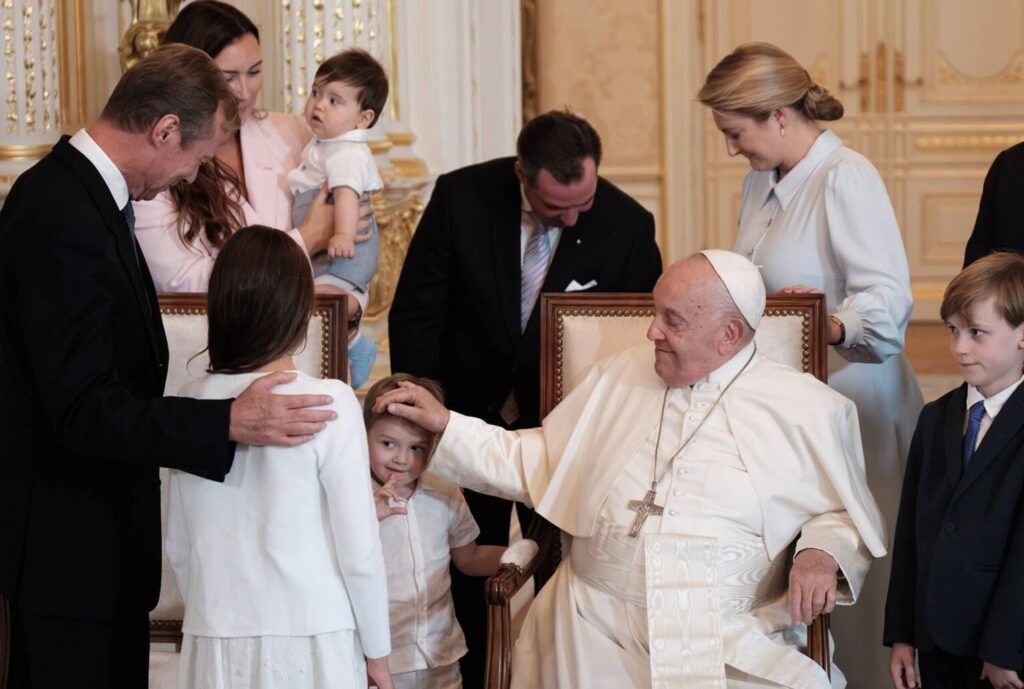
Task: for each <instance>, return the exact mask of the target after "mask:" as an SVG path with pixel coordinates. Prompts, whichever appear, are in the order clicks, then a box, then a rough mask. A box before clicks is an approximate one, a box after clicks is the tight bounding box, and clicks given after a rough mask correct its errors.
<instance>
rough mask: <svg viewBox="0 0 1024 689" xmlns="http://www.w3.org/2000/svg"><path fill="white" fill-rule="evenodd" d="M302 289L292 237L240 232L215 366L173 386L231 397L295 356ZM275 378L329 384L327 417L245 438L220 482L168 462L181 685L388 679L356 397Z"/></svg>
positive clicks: (325, 686)
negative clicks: (280, 439)
mask: <svg viewBox="0 0 1024 689" xmlns="http://www.w3.org/2000/svg"><path fill="white" fill-rule="evenodd" d="M312 304H313V278H312V274H311V271H310V268H309V261H308V259H307V258H306V256H305V255H304V254H303V253H302V250H301V249H299V247H298V245H297V244H296V243H295V242H294V241H292V239H291V238H289V237H288V236H287V235H285V234H284V233H282V232H279V231H277V230H272V229H269V228H265V227H259V226H256V227H250V228H244V229H242V230H239V231H238V232H236V233H235V234H234V235H232V236H231V238H230V239H228V240H227V242H226V243H225V244H224V247H223V249H222V250H221V252H220V255H219V257H218V258H217V262H216V264H215V265H214V268H213V273H212V275H211V276H210V286H209V301H208V319H209V326H210V328H209V353H210V369H209V375H207V376H205V377H203V378H201V379H199V380H196V381H194V382H192V383H190V384H189V385H187V386H186V387H185V389H184V390H183V394H184V395H187V396H191V397H196V398H201V399H223V398H229V397H234V396H235V395H237V394H238V393H239V392H241V390H243V389H244V388H245V387H246V386H247V385H249V383H251V382H252V381H253V380H254V379H255V378H258V377H260V376H262V375H266V374H267V373H270V372H273V371H293V370H295V364H294V362H293V361H292V354H293V353H294V352H296V351H297V350H298V349H299V348H300V347H301V346H302V345H303V343H304V342H305V337H306V328H307V324H308V321H309V316H310V313H311V310H312ZM275 392H280V393H285V394H288V393H292V394H326V395H330V396H331V397H332V398H333V402H332V403H331V405H330V406H331V408H332V409H334V410H335V411H336V412H337V415H338V416H337V419H336V420H334V421H331V422H330V423H328V424H327V427H326V428H325V429H324V430H323V431H321V432H320V433H318V434H317V435H316V436H315V437H314V439H313V440H311V441H309V442H307V443H305V444H302V445H298V446H296V447H291V448H279V447H254V446H246V445H239V446H238V448H237V450H236V451H235V459H234V464H233V466H232V468H231V471H230V473H229V474H228V476H227V479H226V480H225V481H224V483H215V482H213V481H206V480H203V479H200V478H198V477H195V476H191V475H189V474H186V473H183V472H176V471H175V472H171V478H170V487H169V493H170V500H169V504H168V515H167V521H168V524H167V535H166V542H165V546H166V549H167V556H168V558H169V560H170V563H171V567H172V569H173V570H174V577H175V579H176V580H177V583H178V588H179V589H180V590H181V596H182V598H183V600H184V601H185V619H184V624H183V627H182V631H183V632H184V643H183V645H182V654H181V666H180V668H181V669H180V677H179V687H180V688H181V689H191V688H198V687H203V688H204V689H229V688H230V689H235V688H239V687H247V688H262V689H270V688H273V689H314V688H315V689H349V688H350V687H365V686H366V685H367V674H369V677H370V679H371V680H372V681H373V682H374V683H376V684H377V686H379V687H381V688H382V689H383V688H385V687H388V688H390V687H391V686H392V681H391V676H390V673H389V671H388V659H387V656H388V654H389V653H390V651H391V644H390V633H389V629H388V595H387V590H386V575H385V570H384V559H383V555H382V551H381V542H380V537H379V535H378V530H377V517H376V512H375V509H374V503H373V497H372V493H371V491H372V489H371V483H370V472H369V468H368V466H367V461H366V457H367V449H366V433H365V431H364V430H363V424H362V414H361V410H360V407H359V403H358V402H357V401H356V398H355V395H354V394H353V393H352V389H351V388H350V387H349V386H347V385H345V384H344V383H342V382H340V381H337V380H321V379H318V378H312V377H310V376H308V375H305V374H303V373H298V374H297V375H296V377H295V379H294V380H293V381H291V382H289V383H285V384H283V385H281V386H279V387H278V388H275ZM364 657H365V661H364Z"/></svg>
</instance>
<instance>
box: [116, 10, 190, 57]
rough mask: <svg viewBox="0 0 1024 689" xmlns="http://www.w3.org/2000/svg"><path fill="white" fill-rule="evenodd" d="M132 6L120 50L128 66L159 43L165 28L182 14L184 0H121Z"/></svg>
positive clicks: (118, 51) (118, 48) (147, 53)
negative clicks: (129, 20)
mask: <svg viewBox="0 0 1024 689" xmlns="http://www.w3.org/2000/svg"><path fill="white" fill-rule="evenodd" d="M121 1H122V2H127V3H128V6H129V8H130V9H131V17H132V18H131V22H130V24H129V26H128V30H127V31H125V32H124V36H122V38H121V44H120V45H119V46H118V47H117V53H118V55H119V56H120V57H121V69H122V70H127V69H128V68H129V67H131V66H132V65H134V64H135V63H136V62H138V61H139V60H141V59H142V58H144V57H146V56H147V55H149V54H150V53H151V52H153V51H154V50H156V49H157V47H159V45H160V42H161V41H162V40H163V35H164V32H165V31H167V27H168V26H170V25H171V21H173V19H174V17H175V16H177V14H178V8H179V7H180V6H181V2H182V0H121Z"/></svg>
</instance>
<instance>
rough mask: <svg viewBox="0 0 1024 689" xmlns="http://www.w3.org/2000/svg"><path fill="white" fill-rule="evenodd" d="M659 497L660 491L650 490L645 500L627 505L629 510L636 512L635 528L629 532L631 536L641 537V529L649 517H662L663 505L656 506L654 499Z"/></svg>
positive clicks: (633, 501)
mask: <svg viewBox="0 0 1024 689" xmlns="http://www.w3.org/2000/svg"><path fill="white" fill-rule="evenodd" d="M657 495H658V491H656V490H649V491H647V495H645V496H644V499H643V500H630V501H629V503H628V504H627V505H626V507H627V508H629V509H631V510H633V511H634V512H636V519H634V520H633V528H631V529H630V530H629V535H630V536H632V537H633V538H636V537H637V536H639V535H640V529H642V528H644V522H645V521H647V517H648V516H650V515H652V514H653V515H654V516H655V517H660V516H661V513H662V507H661V505H655V504H654V498H655V497H657Z"/></svg>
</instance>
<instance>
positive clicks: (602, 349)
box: [486, 293, 829, 689]
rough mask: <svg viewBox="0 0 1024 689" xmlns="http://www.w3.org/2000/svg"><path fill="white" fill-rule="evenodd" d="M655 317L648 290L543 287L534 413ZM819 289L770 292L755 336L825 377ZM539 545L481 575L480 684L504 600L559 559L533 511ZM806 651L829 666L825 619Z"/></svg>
mask: <svg viewBox="0 0 1024 689" xmlns="http://www.w3.org/2000/svg"><path fill="white" fill-rule="evenodd" d="M653 316H654V304H653V301H652V299H651V295H649V294H592V293H580V294H571V293H570V294H545V295H542V297H541V354H540V365H541V403H540V412H541V416H542V417H543V416H546V415H547V414H548V412H550V411H551V410H552V409H553V408H554V407H555V406H556V405H557V404H558V403H559V402H560V401H561V400H562V398H564V397H565V396H566V395H567V394H568V393H569V391H571V390H572V389H573V388H574V387H575V386H576V385H577V384H579V383H580V382H581V381H582V380H583V379H584V378H585V377H586V375H587V373H588V372H589V371H590V369H591V367H593V366H594V364H596V363H597V362H599V361H601V360H602V359H605V358H607V357H609V356H611V355H613V354H616V353H618V352H621V351H622V350H624V349H627V348H629V347H632V346H633V345H636V344H640V343H642V342H645V341H646V333H647V328H648V327H649V326H650V323H651V319H652V318H653ZM826 318H827V315H826V313H825V299H824V297H823V296H822V295H769V296H768V303H767V305H766V307H765V318H764V319H762V321H761V323H760V325H759V326H758V329H757V334H756V336H755V340H756V342H757V347H758V350H759V351H760V352H761V353H762V354H763V355H765V356H768V357H770V358H772V359H775V360H777V361H780V362H782V363H784V364H788V365H790V366H792V367H793V368H796V369H797V370H800V371H806V372H808V373H811V374H813V375H815V376H816V377H818V378H819V379H820V380H822V381H825V380H826V378H827V372H828V368H827V361H826V355H827V345H826V343H825V333H826V332H827V328H826ZM528 534H529V537H530V538H533V539H534V540H536V541H537V543H538V545H539V546H540V552H539V553H538V555H537V557H536V558H535V559H534V561H533V562H532V563H530V564H529V565H528V566H527V567H526V568H523V569H520V568H518V567H516V566H514V565H503V566H502V568H501V569H500V570H499V571H498V573H497V574H495V575H494V576H493V577H491V578H490V579H489V580H488V582H487V589H486V595H487V604H488V651H487V684H486V686H487V689H507V688H508V686H509V683H510V679H511V659H512V645H513V642H514V639H513V632H512V626H511V615H510V611H509V605H508V602H509V600H511V598H512V596H513V595H515V593H516V592H517V591H518V590H519V588H520V587H521V586H522V585H523V584H524V583H525V582H526V581H527V580H528V579H529V578H530V577H531V576H532V577H534V582H535V588H536V590H538V591H539V590H540V588H541V587H542V586H543V585H544V583H545V582H546V581H547V580H548V578H550V576H551V574H552V573H554V570H555V567H557V565H558V562H559V561H560V560H561V555H562V553H561V544H562V540H561V538H560V534H559V533H558V531H557V529H555V527H554V526H552V525H551V524H550V523H548V522H546V521H544V520H543V519H541V518H540V517H537V518H536V519H535V522H534V524H532V525H531V527H530V529H529V530H528ZM808 640H809V648H808V654H809V655H810V656H811V657H812V658H814V660H815V661H817V662H818V663H819V664H821V665H822V666H823V667H824V668H825V670H826V672H828V671H829V652H828V619H827V615H826V616H821V617H819V618H818V619H817V620H816V621H815V622H814V624H813V625H812V627H811V629H810V630H809V631H808Z"/></svg>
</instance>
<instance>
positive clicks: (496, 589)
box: [486, 553, 541, 605]
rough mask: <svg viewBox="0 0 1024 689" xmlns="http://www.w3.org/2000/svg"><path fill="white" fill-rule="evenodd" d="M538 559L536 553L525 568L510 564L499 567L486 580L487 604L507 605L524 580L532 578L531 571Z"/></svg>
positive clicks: (535, 567) (535, 566) (538, 556)
mask: <svg viewBox="0 0 1024 689" xmlns="http://www.w3.org/2000/svg"><path fill="white" fill-rule="evenodd" d="M540 557H541V555H540V554H539V553H538V555H537V557H535V558H534V559H533V560H532V561H531V562H530V564H528V565H526V567H520V566H519V565H516V564H513V563H511V562H509V563H506V564H504V565H502V566H501V567H499V568H498V571H497V572H495V573H494V574H493V575H492V576H490V577H488V578H487V591H486V596H487V604H488V605H508V603H509V601H510V600H512V596H514V595H516V593H517V592H518V591H519V589H521V588H522V587H523V584H525V583H526V580H527V579H529V578H530V577H531V576H533V571H534V570H535V569H537V559H538V558H540Z"/></svg>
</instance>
